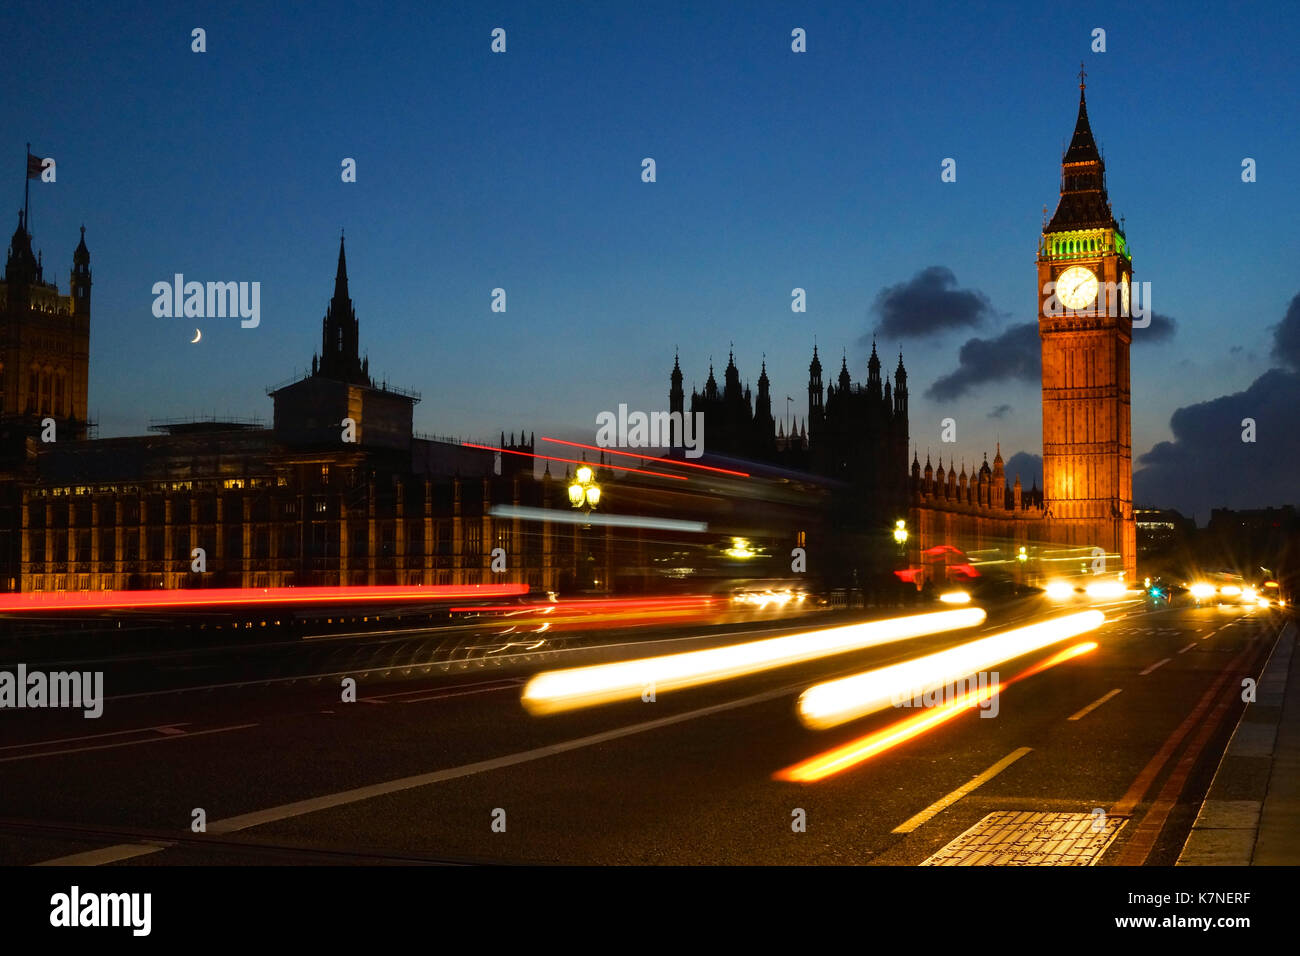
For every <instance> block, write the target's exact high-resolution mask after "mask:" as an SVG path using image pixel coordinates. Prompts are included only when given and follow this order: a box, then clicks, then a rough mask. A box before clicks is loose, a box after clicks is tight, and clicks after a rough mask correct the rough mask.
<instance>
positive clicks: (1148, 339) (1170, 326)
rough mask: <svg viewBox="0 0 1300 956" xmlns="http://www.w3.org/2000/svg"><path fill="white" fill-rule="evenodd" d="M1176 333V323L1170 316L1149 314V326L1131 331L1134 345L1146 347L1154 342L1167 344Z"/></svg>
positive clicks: (1157, 313)
mask: <svg viewBox="0 0 1300 956" xmlns="http://www.w3.org/2000/svg"><path fill="white" fill-rule="evenodd" d="M1177 331H1178V323H1177V322H1176V321H1174V319H1173V317H1172V316H1168V315H1161V314H1160V313H1159V312H1152V313H1151V324H1150V325H1148V326H1146V327H1145V328H1141V329H1137V328H1135V329H1134V330H1133V344H1134V345H1148V344H1151V343H1155V342H1167V341H1169V340H1170V339H1172V338H1173V337H1174V333H1175V332H1177Z"/></svg>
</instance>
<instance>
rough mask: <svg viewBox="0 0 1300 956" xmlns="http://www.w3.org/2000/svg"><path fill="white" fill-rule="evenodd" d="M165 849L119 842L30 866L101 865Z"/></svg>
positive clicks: (147, 844)
mask: <svg viewBox="0 0 1300 956" xmlns="http://www.w3.org/2000/svg"><path fill="white" fill-rule="evenodd" d="M165 849H167V848H166V847H165V846H158V845H156V844H153V843H119V844H117V845H116V846H106V847H101V848H100V849H98V850H87V851H86V852H85V853H73V854H72V855H71V856H60V857H56V858H54V859H53V860H44V861H42V862H40V863H33V864H32V866H103V865H104V864H105V863H117V862H119V861H120V860H129V859H131V858H132V857H136V856H148V855H149V854H150V853H157V852H158V851H159V850H165Z"/></svg>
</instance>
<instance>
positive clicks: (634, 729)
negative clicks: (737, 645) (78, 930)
mask: <svg viewBox="0 0 1300 956" xmlns="http://www.w3.org/2000/svg"><path fill="white" fill-rule="evenodd" d="M806 683H807V682H806V681H800V682H798V683H796V684H789V685H787V686H785V687H778V688H776V689H775V690H769V691H765V692H763V693H761V694H753V695H751V696H749V697H742V698H740V699H739V700H732V701H727V702H726V703H722V704H714V705H712V706H709V707H701V708H699V709H698V710H691V711H687V712H685V713H681V714H673V715H671V716H669V717H659V718H657V719H655V720H647V721H644V722H643V723H639V724H631V725H629V726H626V727H618V728H615V729H614V730H606V731H603V732H602V733H598V734H591V735H590V736H587V737H579V738H577V739H576V740H566V741H564V742H563V743H558V744H550V745H548V746H545V747H537V748H535V749H533V750H526V751H523V752H521V753H515V754H507V755H506V756H504V757H494V758H492V759H490V760H480V761H478V762H477V763H471V764H464V765H463V766H460V767H451V768H448V769H446V770H435V771H433V772H432V773H422V774H417V775H415V776H412V777H401V778H399V779H397V780H390V781H388V782H387V783H377V784H373V785H371V786H368V787H357V788H355V789H353V790H343V791H340V792H339V793H331V794H325V795H324V796H320V797H312V798H311V799H308V800H298V801H296V802H294V803H285V804H281V805H280V806H278V807H269V808H268V809H266V810H258V811H255V812H253V813H245V814H241V815H240V816H235V817H227V818H226V819H224V820H216V821H213V822H211V823H209V824H208V832H209V833H234V832H236V831H238V830H247V829H249V828H250V827H256V826H262V825H263V824H266V823H273V822H276V821H278V820H287V819H290V818H292V817H299V816H303V815H305V814H308V813H315V812H316V811H318V810H328V809H331V808H333V807H341V806H346V805H347V804H351V803H360V802H361V801H362V800H369V799H371V798H372V797H380V796H384V795H386V794H390V793H399V792H401V791H403V790H413V789H415V788H417V787H426V786H429V785H430V784H434V783H442V782H444V781H446V780H455V779H458V778H460V777H469V776H473V775H474V774H477V773H486V772H488V771H491V770H500V769H503V768H505V767H512V766H515V765H516V764H521V763H527V762H529V761H532V760H540V759H542V758H543V757H551V756H554V755H555V754H561V753H566V752H568V751H570V750H578V749H581V748H583V747H591V746H594V745H596V744H602V743H606V742H607V741H611V740H617V739H619V738H620V737H630V736H632V735H633V734H640V733H645V732H646V731H649V730H657V729H658V728H660V727H669V726H671V725H673V724H680V723H684V722H686V721H688V720H695V719H696V718H698V717H708V716H710V715H712V714H719V713H723V712H725V711H728V710H736V709H738V708H741V707H749V706H751V705H753V704H761V703H763V702H764V701H768V700H775V699H777V698H779V697H785V696H789V695H790V694H793V693H795V692H797V691H798V690H800V689H801V688H803V687H804V686H805V685H806ZM190 736H193V735H190ZM170 739H179V738H170ZM161 849H166V848H165V847H159V846H157V845H155V844H144V843H123V844H119V845H117V846H111V847H105V848H104V849H103V850H95V851H91V852H90V853H84V854H77V855H76V856H75V857H61V858H60V859H59V860H50V861H47V863H46V864H45V865H49V866H54V865H82V866H96V865H98V863H97V862H95V860H93V859H91V858H92V857H94V855H95V854H97V853H102V854H105V858H104V860H103V862H106V863H111V862H113V861H114V860H115V859H129V858H130V857H133V856H143V855H144V854H147V853H156V852H158V851H159V850H161ZM117 853H121V854H125V855H124V856H120V857H119V856H114V854H117ZM79 858H82V859H84V862H81V863H68V862H67V861H69V860H76V859H79ZM36 865H38V866H39V865H41V864H36Z"/></svg>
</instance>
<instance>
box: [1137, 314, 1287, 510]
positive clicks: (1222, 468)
mask: <svg viewBox="0 0 1300 956" xmlns="http://www.w3.org/2000/svg"><path fill="white" fill-rule="evenodd" d="M1292 308H1293V309H1294V303H1293V305H1292ZM1290 315H1291V312H1290V311H1288V317H1289V316H1290ZM1283 324H1284V325H1285V322H1284V323H1283ZM1296 408H1300V373H1296V372H1290V371H1287V370H1285V369H1278V368H1275V369H1270V370H1269V371H1267V372H1265V373H1264V374H1263V375H1261V376H1260V377H1259V378H1257V379H1255V381H1254V382H1253V383H1251V385H1250V387H1249V388H1247V389H1246V390H1245V391H1242V392H1236V393H1234V394H1232V395H1223V396H1221V397H1219V398H1215V399H1211V400H1210V401H1208V402H1201V403H1200V404H1198V405H1187V406H1185V407H1183V408H1180V409H1178V410H1177V411H1176V412H1174V414H1173V417H1172V418H1170V420H1169V427H1170V430H1171V431H1172V432H1173V433H1174V440H1173V441H1164V442H1160V443H1159V444H1158V445H1156V446H1155V447H1153V448H1152V449H1151V450H1150V451H1148V452H1147V453H1146V454H1144V455H1142V456H1140V457H1139V458H1138V463H1139V465H1140V466H1141V468H1140V469H1139V470H1137V471H1135V473H1134V475H1133V496H1134V501H1135V502H1136V503H1140V504H1146V505H1158V506H1160V507H1165V508H1177V509H1178V510H1179V511H1182V512H1183V513H1184V514H1189V515H1190V514H1196V515H1198V516H1200V517H1201V518H1202V520H1203V519H1204V518H1206V517H1208V514H1209V510H1210V509H1211V508H1222V507H1228V508H1256V507H1264V506H1266V505H1278V504H1292V503H1295V502H1296V497H1297V485H1296V480H1295V474H1294V468H1295V462H1297V461H1300V430H1298V429H1296V428H1295V410H1296ZM1246 418H1251V419H1254V421H1255V441H1254V442H1243V441H1242V440H1241V436H1242V432H1243V430H1244V429H1243V426H1242V424H1241V422H1242V420H1243V419H1246Z"/></svg>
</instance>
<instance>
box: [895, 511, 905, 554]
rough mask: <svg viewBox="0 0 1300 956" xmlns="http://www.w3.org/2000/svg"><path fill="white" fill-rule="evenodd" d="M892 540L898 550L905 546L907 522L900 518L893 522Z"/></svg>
mask: <svg viewBox="0 0 1300 956" xmlns="http://www.w3.org/2000/svg"><path fill="white" fill-rule="evenodd" d="M894 540H895V541H897V542H898V546H899V547H900V548H901V547H902V546H903V545H905V544H907V522H906V521H904V520H903V519H902V518H899V519H898V520H897V521H895V522H894Z"/></svg>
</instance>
